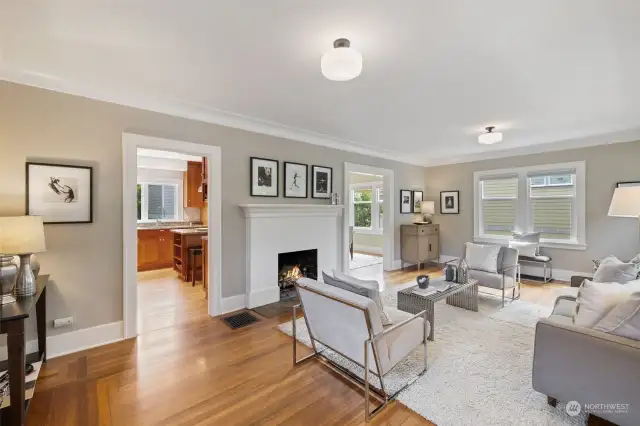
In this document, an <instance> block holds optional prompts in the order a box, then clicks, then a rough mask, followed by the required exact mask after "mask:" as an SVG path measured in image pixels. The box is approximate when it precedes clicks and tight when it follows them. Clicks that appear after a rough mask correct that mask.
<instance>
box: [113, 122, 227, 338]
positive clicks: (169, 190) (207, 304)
mask: <svg viewBox="0 0 640 426" xmlns="http://www.w3.org/2000/svg"><path fill="white" fill-rule="evenodd" d="M122 140H123V173H124V175H123V246H124V273H123V274H124V276H123V282H124V287H123V296H124V297H123V310H124V329H125V338H130V337H135V336H136V335H138V334H140V333H144V332H148V331H153V330H157V329H160V328H165V327H170V326H173V325H176V324H180V323H184V322H188V321H191V320H193V319H196V318H198V317H201V316H207V315H208V316H214V315H216V314H219V313H220V297H221V296H220V295H221V292H220V276H221V274H220V272H221V271H220V268H221V264H222V262H221V251H220V247H221V238H220V237H221V235H220V230H221V228H222V227H221V214H220V212H221V205H220V204H221V196H220V195H221V190H220V189H221V161H220V148H219V147H215V146H210V145H200V144H193V143H189V142H182V141H175V140H168V139H160V138H154V137H149V136H144V135H135V134H129V133H124V134H123V139H122Z"/></svg>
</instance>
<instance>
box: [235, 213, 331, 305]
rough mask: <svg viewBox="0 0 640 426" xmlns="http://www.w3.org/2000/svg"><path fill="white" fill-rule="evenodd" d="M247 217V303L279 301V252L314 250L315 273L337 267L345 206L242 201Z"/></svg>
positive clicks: (258, 303) (259, 303) (256, 303)
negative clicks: (316, 257)
mask: <svg viewBox="0 0 640 426" xmlns="http://www.w3.org/2000/svg"><path fill="white" fill-rule="evenodd" d="M239 207H240V209H242V211H243V212H244V217H245V220H246V250H247V251H246V277H247V281H246V294H247V297H246V303H247V307H249V308H255V307H256V306H262V305H266V304H269V303H273V302H277V301H278V300H280V290H279V287H278V272H279V271H278V254H280V253H289V252H294V251H301V250H313V249H315V250H317V251H318V252H317V253H318V273H319V274H320V273H321V271H326V272H330V271H332V270H333V269H339V268H340V263H341V255H342V251H341V247H342V246H341V242H342V219H341V218H340V217H341V216H342V213H343V209H344V206H342V205H337V206H336V205H327V204H241V205H240V206H239Z"/></svg>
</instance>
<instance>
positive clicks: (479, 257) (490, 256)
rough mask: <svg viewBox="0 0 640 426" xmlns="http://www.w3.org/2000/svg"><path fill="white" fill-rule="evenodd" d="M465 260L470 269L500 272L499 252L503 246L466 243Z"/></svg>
mask: <svg viewBox="0 0 640 426" xmlns="http://www.w3.org/2000/svg"><path fill="white" fill-rule="evenodd" d="M466 246H467V248H466V254H465V257H464V258H465V260H466V261H467V264H468V265H469V269H475V270H477V271H487V272H491V273H494V274H495V273H496V272H498V254H499V253H500V248H501V246H491V245H488V246H481V245H480V244H473V243H467V244H466Z"/></svg>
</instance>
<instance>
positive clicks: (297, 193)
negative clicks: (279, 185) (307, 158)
mask: <svg viewBox="0 0 640 426" xmlns="http://www.w3.org/2000/svg"><path fill="white" fill-rule="evenodd" d="M308 169H309V166H307V165H306V164H299V163H289V162H287V161H285V162H284V196H285V197H286V198H307V174H308Z"/></svg>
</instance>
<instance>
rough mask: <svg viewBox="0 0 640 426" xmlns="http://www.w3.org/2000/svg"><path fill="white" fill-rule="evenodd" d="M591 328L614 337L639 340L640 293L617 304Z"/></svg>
mask: <svg viewBox="0 0 640 426" xmlns="http://www.w3.org/2000/svg"><path fill="white" fill-rule="evenodd" d="M593 328H594V329H595V330H599V331H604V332H605V333H609V334H614V335H616V336H621V337H626V338H628V339H633V340H640V293H638V292H636V293H632V294H631V295H629V297H628V298H627V299H625V300H623V301H622V302H620V303H618V304H617V305H616V306H614V307H613V309H611V311H609V313H608V314H607V315H605V316H604V318H602V319H601V320H600V321H599V322H598V324H596V326H595V327H593Z"/></svg>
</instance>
